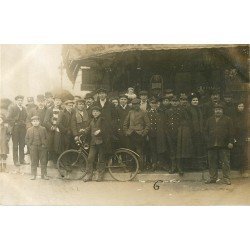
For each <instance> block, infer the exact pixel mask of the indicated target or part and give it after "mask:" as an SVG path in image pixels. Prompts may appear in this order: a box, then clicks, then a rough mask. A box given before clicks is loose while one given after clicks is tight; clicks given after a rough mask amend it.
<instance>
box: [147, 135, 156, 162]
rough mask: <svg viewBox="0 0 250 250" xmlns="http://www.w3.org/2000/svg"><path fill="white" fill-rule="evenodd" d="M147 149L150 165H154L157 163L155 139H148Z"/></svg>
mask: <svg viewBox="0 0 250 250" xmlns="http://www.w3.org/2000/svg"><path fill="white" fill-rule="evenodd" d="M149 147H150V156H151V159H150V160H151V163H152V164H155V163H157V162H158V153H157V140H156V137H150V138H149Z"/></svg>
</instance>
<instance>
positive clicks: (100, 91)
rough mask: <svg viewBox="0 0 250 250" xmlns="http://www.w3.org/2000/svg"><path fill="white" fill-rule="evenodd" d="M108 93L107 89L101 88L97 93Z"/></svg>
mask: <svg viewBox="0 0 250 250" xmlns="http://www.w3.org/2000/svg"><path fill="white" fill-rule="evenodd" d="M107 92H108V91H107V90H106V89H105V88H99V89H98V90H97V93H98V94H99V93H107Z"/></svg>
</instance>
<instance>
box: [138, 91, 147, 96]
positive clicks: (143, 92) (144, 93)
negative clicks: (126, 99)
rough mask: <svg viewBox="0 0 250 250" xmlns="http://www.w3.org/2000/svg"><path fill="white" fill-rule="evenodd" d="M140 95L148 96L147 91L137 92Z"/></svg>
mask: <svg viewBox="0 0 250 250" xmlns="http://www.w3.org/2000/svg"><path fill="white" fill-rule="evenodd" d="M140 95H148V91H146V90H142V91H140V92H139V96H140Z"/></svg>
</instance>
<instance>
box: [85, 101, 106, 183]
mask: <svg viewBox="0 0 250 250" xmlns="http://www.w3.org/2000/svg"><path fill="white" fill-rule="evenodd" d="M92 116H93V119H92V120H91V122H90V124H89V126H88V127H87V128H86V129H85V130H84V131H83V133H84V134H85V135H90V137H91V139H90V150H89V155H88V161H87V166H86V175H85V177H84V179H83V181H84V182H87V181H91V180H92V177H93V164H94V162H95V159H96V158H98V163H97V172H98V177H97V180H96V181H98V182H99V181H102V180H103V177H104V174H105V161H106V155H107V154H109V153H110V152H111V142H110V135H111V133H110V127H109V125H108V124H107V122H106V121H105V119H104V118H103V117H102V116H101V108H100V107H98V106H94V107H93V108H92Z"/></svg>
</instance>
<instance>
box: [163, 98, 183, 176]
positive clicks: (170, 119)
mask: <svg viewBox="0 0 250 250" xmlns="http://www.w3.org/2000/svg"><path fill="white" fill-rule="evenodd" d="M178 105H179V100H178V98H177V97H176V96H174V97H173V98H172V100H171V108H170V109H169V110H167V111H166V135H167V143H168V148H169V150H170V159H171V167H170V169H169V173H171V174H172V173H174V172H176V171H177V167H178V166H177V155H176V153H177V138H178V128H179V126H180V123H181V109H180V108H179V107H178Z"/></svg>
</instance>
